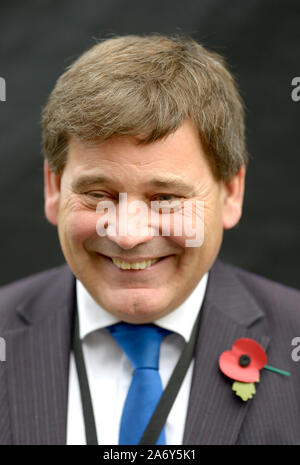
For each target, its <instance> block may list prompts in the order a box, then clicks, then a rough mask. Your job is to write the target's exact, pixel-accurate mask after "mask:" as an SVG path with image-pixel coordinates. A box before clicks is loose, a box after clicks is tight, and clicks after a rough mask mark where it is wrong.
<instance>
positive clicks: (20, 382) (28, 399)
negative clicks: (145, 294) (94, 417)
mask: <svg viewBox="0 0 300 465" xmlns="http://www.w3.org/2000/svg"><path fill="white" fill-rule="evenodd" d="M73 303H74V277H73V275H72V274H71V272H70V270H69V268H68V267H66V266H64V267H62V268H61V269H60V271H59V272H58V273H57V275H56V276H55V279H54V281H52V282H51V284H49V287H48V288H46V289H43V291H41V292H39V293H38V295H37V296H34V298H29V299H28V300H27V301H26V302H25V303H23V304H22V305H20V306H19V307H18V308H17V312H18V314H19V326H18V327H16V328H15V329H12V330H9V331H7V332H6V334H5V340H6V344H7V354H8V355H7V363H6V370H7V382H8V396H9V406H10V409H11V415H10V417H11V419H12V420H11V421H12V441H13V443H14V444H65V442H66V418H67V394H68V366H69V353H70V336H71V321H72V310H73Z"/></svg>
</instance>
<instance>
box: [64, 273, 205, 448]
mask: <svg viewBox="0 0 300 465" xmlns="http://www.w3.org/2000/svg"><path fill="white" fill-rule="evenodd" d="M207 279H208V273H206V274H205V275H204V276H203V278H202V279H201V280H200V281H199V283H198V285H197V286H196V288H195V289H194V290H193V292H192V293H191V294H190V295H189V296H188V297H187V299H186V300H185V301H184V302H183V303H182V304H181V305H180V306H179V307H178V308H176V309H175V310H173V311H172V312H171V313H169V314H168V315H166V316H164V317H162V318H159V319H158V320H156V321H155V322H154V323H155V324H157V325H159V326H161V327H163V328H165V329H168V330H170V331H173V332H174V334H170V335H168V336H166V337H164V339H163V340H162V343H161V349H160V357H159V373H160V376H161V380H162V385H163V389H164V388H165V386H166V384H167V382H168V380H169V378H170V376H171V374H172V372H173V369H174V367H175V365H176V363H177V361H178V359H179V357H180V355H181V352H182V350H183V347H184V345H185V342H187V341H188V340H189V338H190V335H191V332H192V328H193V325H194V322H195V320H196V317H197V315H198V312H199V310H200V307H201V305H202V302H203V298H204V294H205V291H206V285H207ZM76 294H77V307H78V317H79V334H80V339H81V340H82V346H83V356H84V360H85V364H86V370H87V376H88V381H89V386H90V392H91V398H92V404H93V410H94V417H95V423H96V429H97V436H98V443H99V444H101V445H117V444H118V438H119V427H120V422H121V416H122V409H123V404H124V402H125V399H126V396H127V392H128V389H129V386H130V383H131V378H132V373H133V367H132V365H131V363H130V361H129V360H128V358H127V356H126V355H125V354H124V352H123V351H122V349H121V348H120V347H119V345H118V344H117V342H116V341H115V339H114V338H113V336H112V335H111V334H110V333H109V331H108V330H107V329H105V328H106V326H109V325H112V324H114V323H117V322H118V321H119V320H117V319H116V318H115V317H114V316H113V315H111V314H110V313H108V312H107V311H106V310H104V309H103V308H102V307H101V306H99V305H98V304H97V303H96V302H95V300H94V299H93V298H92V297H91V295H90V294H89V293H88V292H87V290H86V289H85V287H84V286H83V285H82V283H81V282H80V281H79V280H77V281H76ZM193 366H194V360H192V361H191V364H190V366H189V369H188V371H187V373H186V375H185V378H184V380H183V383H182V385H181V387H180V390H179V392H178V395H177V397H176V399H175V402H174V404H173V406H172V408H171V410H170V413H169V415H168V418H167V422H166V425H165V433H166V442H167V444H168V445H180V444H182V440H183V434H184V427H185V420H186V414H187V407H188V400H189V394H190V387H191V380H192V374H193ZM67 444H86V439H85V429H84V421H83V413H82V403H81V397H80V390H79V383H78V376H77V370H76V366H75V360H74V355H73V353H71V355H70V369H69V396H68V417H67Z"/></svg>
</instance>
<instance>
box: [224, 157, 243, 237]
mask: <svg viewBox="0 0 300 465" xmlns="http://www.w3.org/2000/svg"><path fill="white" fill-rule="evenodd" d="M245 174H246V168H245V166H244V165H243V166H242V167H241V168H240V170H239V172H238V173H237V174H236V175H235V176H234V177H233V178H232V179H231V180H230V181H227V182H224V185H223V186H224V197H223V214H222V216H223V227H224V229H230V228H233V227H234V226H235V225H236V224H237V223H238V222H239V220H240V218H241V216H242V207H243V199H244V190H245Z"/></svg>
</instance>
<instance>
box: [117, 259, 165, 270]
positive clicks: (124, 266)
mask: <svg viewBox="0 0 300 465" xmlns="http://www.w3.org/2000/svg"><path fill="white" fill-rule="evenodd" d="M112 261H113V263H114V265H116V266H117V267H118V268H120V269H121V270H144V269H145V268H148V267H149V266H151V265H153V264H154V263H156V262H158V261H159V258H153V259H150V260H144V261H141V262H133V263H132V262H126V261H121V260H118V259H117V258H112Z"/></svg>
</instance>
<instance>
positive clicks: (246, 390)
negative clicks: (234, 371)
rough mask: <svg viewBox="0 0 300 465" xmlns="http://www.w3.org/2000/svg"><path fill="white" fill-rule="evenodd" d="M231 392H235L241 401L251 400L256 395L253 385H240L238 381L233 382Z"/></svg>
mask: <svg viewBox="0 0 300 465" xmlns="http://www.w3.org/2000/svg"><path fill="white" fill-rule="evenodd" d="M232 390H233V391H235V393H236V395H237V396H239V397H240V398H241V399H242V400H243V401H246V400H248V399H251V398H252V397H253V396H254V394H255V393H256V390H255V386H254V383H242V382H240V381H235V382H234V383H233V385H232Z"/></svg>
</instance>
